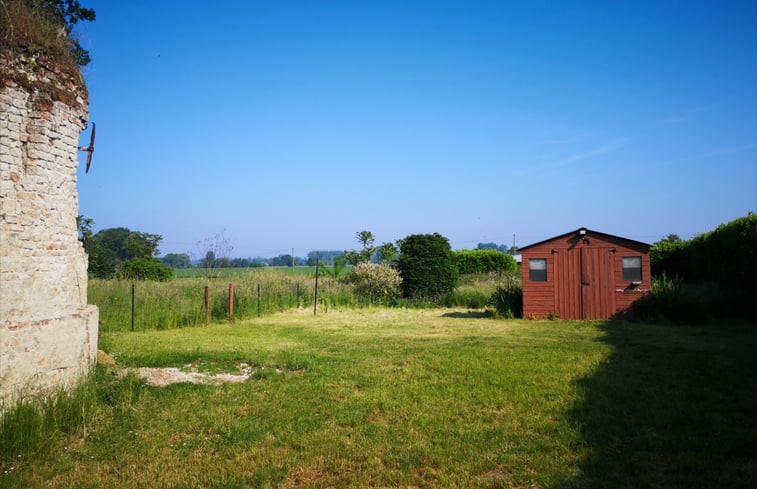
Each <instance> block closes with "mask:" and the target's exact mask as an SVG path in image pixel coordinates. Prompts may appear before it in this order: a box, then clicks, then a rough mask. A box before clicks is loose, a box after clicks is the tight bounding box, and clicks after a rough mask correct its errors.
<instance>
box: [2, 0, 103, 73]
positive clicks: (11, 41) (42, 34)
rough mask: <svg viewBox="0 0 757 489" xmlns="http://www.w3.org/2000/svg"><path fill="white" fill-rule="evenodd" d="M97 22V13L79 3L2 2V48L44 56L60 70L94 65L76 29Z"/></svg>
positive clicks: (42, 0)
mask: <svg viewBox="0 0 757 489" xmlns="http://www.w3.org/2000/svg"><path fill="white" fill-rule="evenodd" d="M93 20H95V11H94V10H92V9H89V8H85V7H82V6H81V4H80V3H79V2H78V1H77V0H0V47H1V48H2V50H4V51H10V52H16V53H19V54H23V55H27V56H32V57H35V56H40V55H41V56H44V57H45V58H46V59H50V60H52V61H53V62H54V63H55V64H56V65H57V66H56V68H57V69H59V70H60V69H65V68H66V67H69V68H70V69H75V68H76V67H78V66H84V65H86V64H88V63H89V62H90V61H91V58H90V56H89V52H88V51H87V50H86V49H84V48H83V47H82V46H81V44H79V41H78V40H77V39H76V36H75V35H73V29H74V26H75V25H76V24H77V23H78V22H80V21H93Z"/></svg>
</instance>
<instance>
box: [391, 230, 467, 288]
mask: <svg viewBox="0 0 757 489" xmlns="http://www.w3.org/2000/svg"><path fill="white" fill-rule="evenodd" d="M399 243H400V257H399V261H398V262H397V268H398V269H399V272H400V275H401V276H402V292H403V294H404V296H405V297H407V298H408V299H431V298H436V297H439V296H442V295H445V294H449V293H450V292H452V290H453V289H454V288H455V285H457V277H458V274H457V268H455V265H454V264H453V263H452V249H451V248H450V245H449V240H447V238H445V237H444V236H442V235H441V234H438V233H434V234H412V235H410V236H408V237H406V238H404V239H402V240H400V242H399Z"/></svg>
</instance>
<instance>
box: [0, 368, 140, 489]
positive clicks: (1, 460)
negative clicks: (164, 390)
mask: <svg viewBox="0 0 757 489" xmlns="http://www.w3.org/2000/svg"><path fill="white" fill-rule="evenodd" d="M143 384H144V382H143V381H142V380H141V379H139V378H137V377H135V376H134V375H126V376H123V377H116V376H115V373H114V371H112V370H110V369H108V367H105V366H97V367H95V368H93V369H92V370H91V371H90V373H89V375H88V376H86V377H85V378H84V380H83V381H82V382H80V383H79V384H78V385H77V386H75V387H74V388H73V389H71V390H66V389H63V388H60V389H58V390H57V391H56V392H55V393H54V394H52V395H49V396H47V397H44V398H37V397H31V398H23V399H21V400H19V401H18V402H17V403H16V404H15V405H14V406H10V407H8V406H3V407H4V408H6V409H5V410H4V412H2V414H0V467H1V468H2V469H3V473H0V486H3V484H2V479H3V478H4V477H6V478H7V476H8V475H12V473H13V472H14V470H15V469H16V467H17V466H18V465H23V464H24V463H26V458H28V457H29V456H34V455H36V454H37V453H38V452H41V451H44V450H45V449H47V448H49V446H50V445H55V444H57V443H58V442H59V440H60V438H61V437H73V438H81V439H86V437H87V436H88V434H89V433H90V432H91V431H92V430H94V429H95V428H97V427H98V424H99V423H100V422H101V420H102V418H103V417H107V416H110V415H112V414H113V411H114V410H115V411H120V410H122V409H125V408H128V407H129V406H131V405H132V403H134V402H136V401H137V400H138V399H139V395H140V393H141V390H142V386H143Z"/></svg>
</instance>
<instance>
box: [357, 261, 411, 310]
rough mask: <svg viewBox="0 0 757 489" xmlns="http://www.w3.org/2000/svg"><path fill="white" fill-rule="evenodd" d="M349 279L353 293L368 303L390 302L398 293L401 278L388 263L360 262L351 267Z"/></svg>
mask: <svg viewBox="0 0 757 489" xmlns="http://www.w3.org/2000/svg"><path fill="white" fill-rule="evenodd" d="M350 281H351V282H352V284H353V285H354V286H355V293H356V294H357V295H358V296H359V297H361V298H364V299H366V300H367V301H368V303H369V304H390V303H391V302H392V301H393V300H395V299H397V298H398V297H399V295H400V284H401V283H402V278H401V277H400V274H399V272H398V271H397V270H396V269H394V268H392V267H390V266H389V265H372V264H370V263H360V264H359V265H357V266H356V267H355V268H353V269H352V272H351V273H350Z"/></svg>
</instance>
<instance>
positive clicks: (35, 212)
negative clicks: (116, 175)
mask: <svg viewBox="0 0 757 489" xmlns="http://www.w3.org/2000/svg"><path fill="white" fill-rule="evenodd" d="M86 97H87V95H86V89H85V88H84V84H83V82H82V81H81V79H78V80H77V79H76V78H73V77H70V76H66V75H61V74H59V73H56V71H55V70H54V69H52V68H49V67H46V66H44V64H43V63H42V62H40V61H39V60H38V59H35V58H18V57H17V58H12V59H9V58H8V57H5V56H0V409H2V407H3V405H5V406H7V405H9V404H10V403H11V402H13V400H15V399H16V398H18V397H19V396H24V395H27V394H43V395H44V394H45V393H47V392H49V391H51V390H54V389H57V388H58V386H61V385H64V386H66V385H71V384H72V383H74V382H75V381H76V380H77V379H79V378H80V376H81V375H82V374H83V373H85V372H86V370H87V369H88V367H89V365H90V364H92V363H93V362H94V361H95V359H96V357H97V331H98V328H97V321H98V312H97V308H96V307H94V306H90V305H88V304H87V257H86V255H85V253H84V250H83V248H82V246H81V243H80V242H79V240H78V236H77V227H76V216H77V215H78V207H79V204H78V196H77V191H76V169H77V165H78V162H77V146H78V140H79V133H80V131H82V130H83V129H84V128H85V126H86V118H87V116H88V114H87V102H86Z"/></svg>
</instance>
